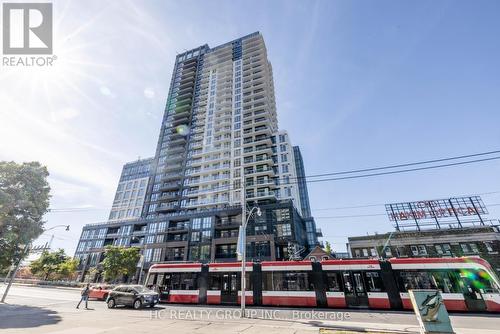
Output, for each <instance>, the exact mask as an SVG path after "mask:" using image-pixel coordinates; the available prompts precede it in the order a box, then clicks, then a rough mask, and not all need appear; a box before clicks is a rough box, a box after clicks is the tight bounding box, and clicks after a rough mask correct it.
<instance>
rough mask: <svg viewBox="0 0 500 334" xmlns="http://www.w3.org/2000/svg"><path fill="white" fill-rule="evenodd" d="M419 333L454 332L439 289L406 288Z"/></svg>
mask: <svg viewBox="0 0 500 334" xmlns="http://www.w3.org/2000/svg"><path fill="white" fill-rule="evenodd" d="M408 294H409V295H410V300H411V304H412V306H413V311H414V312H415V315H416V316H417V320H418V323H419V324H420V333H454V332H453V328H452V327H451V322H450V317H449V315H448V311H447V310H446V307H445V306H444V303H443V297H442V296H441V292H440V291H439V290H408Z"/></svg>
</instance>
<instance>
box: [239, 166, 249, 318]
mask: <svg viewBox="0 0 500 334" xmlns="http://www.w3.org/2000/svg"><path fill="white" fill-rule="evenodd" d="M245 181H246V179H245V170H244V169H243V182H242V195H241V196H242V201H241V208H242V210H241V230H242V231H241V244H242V245H243V246H242V247H243V249H242V254H241V300H240V303H241V317H242V318H245V302H246V300H245V290H246V279H245V276H246V265H247V264H246V260H247V224H246V214H247V200H246V197H247V194H246V190H245Z"/></svg>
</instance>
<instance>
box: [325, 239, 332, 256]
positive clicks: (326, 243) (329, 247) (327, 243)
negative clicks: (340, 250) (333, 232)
mask: <svg viewBox="0 0 500 334" xmlns="http://www.w3.org/2000/svg"><path fill="white" fill-rule="evenodd" d="M325 252H326V253H328V255H331V254H332V245H330V243H329V242H328V241H326V242H325Z"/></svg>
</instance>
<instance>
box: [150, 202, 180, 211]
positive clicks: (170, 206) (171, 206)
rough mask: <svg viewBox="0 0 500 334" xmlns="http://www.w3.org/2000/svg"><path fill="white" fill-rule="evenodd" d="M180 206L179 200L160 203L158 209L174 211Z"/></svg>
mask: <svg viewBox="0 0 500 334" xmlns="http://www.w3.org/2000/svg"><path fill="white" fill-rule="evenodd" d="M178 208H179V203H178V202H166V203H160V205H158V207H157V208H156V211H173V210H177V209H178Z"/></svg>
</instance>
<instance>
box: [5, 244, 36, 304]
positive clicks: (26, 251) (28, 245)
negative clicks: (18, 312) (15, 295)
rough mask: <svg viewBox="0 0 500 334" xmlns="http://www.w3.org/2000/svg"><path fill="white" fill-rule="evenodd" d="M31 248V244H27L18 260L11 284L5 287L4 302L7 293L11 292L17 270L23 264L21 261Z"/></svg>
mask: <svg viewBox="0 0 500 334" xmlns="http://www.w3.org/2000/svg"><path fill="white" fill-rule="evenodd" d="M29 249H30V244H27V245H26V246H25V247H24V249H23V252H22V254H21V256H19V261H17V264H16V268H15V269H14V272H13V273H12V276H11V277H10V279H9V285H7V288H6V289H5V292H4V293H3V296H2V303H4V302H5V298H7V294H8V293H9V290H10V287H11V286H12V283H13V282H14V278H16V274H17V271H18V270H19V266H20V265H21V262H22V260H23V259H24V256H25V255H27V254H28V253H29Z"/></svg>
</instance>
